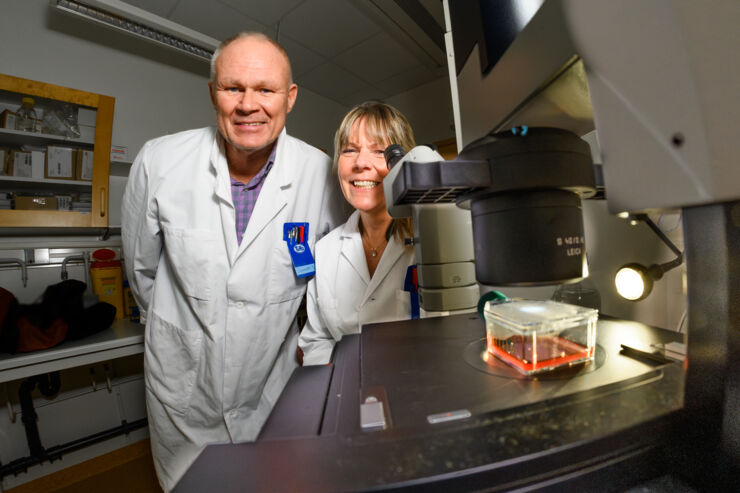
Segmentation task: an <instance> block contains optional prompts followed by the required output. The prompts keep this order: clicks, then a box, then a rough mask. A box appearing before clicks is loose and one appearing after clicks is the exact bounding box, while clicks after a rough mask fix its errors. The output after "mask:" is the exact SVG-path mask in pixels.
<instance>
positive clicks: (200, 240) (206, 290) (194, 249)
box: [164, 227, 214, 300]
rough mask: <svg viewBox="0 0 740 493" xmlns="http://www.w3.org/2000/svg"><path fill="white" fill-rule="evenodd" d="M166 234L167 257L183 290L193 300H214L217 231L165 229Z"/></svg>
mask: <svg viewBox="0 0 740 493" xmlns="http://www.w3.org/2000/svg"><path fill="white" fill-rule="evenodd" d="M164 235H165V249H166V251H167V256H168V259H169V261H170V262H171V264H172V267H173V268H172V271H173V273H174V276H175V278H176V279H177V282H178V284H179V285H180V287H181V289H182V291H183V292H184V293H185V294H186V295H188V296H190V297H192V298H197V299H200V300H210V299H211V283H212V281H213V279H212V276H211V268H210V266H211V262H213V258H212V257H213V255H214V248H213V244H214V235H213V232H212V231H209V230H203V229H176V228H167V227H165V228H164Z"/></svg>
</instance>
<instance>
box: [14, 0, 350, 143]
mask: <svg viewBox="0 0 740 493" xmlns="http://www.w3.org/2000/svg"><path fill="white" fill-rule="evenodd" d="M0 46H2V50H0V72H2V73H6V74H9V75H14V76H17V77H23V78H26V79H33V80H38V81H42V82H49V83H52V84H56V85H61V86H66V87H72V88H75V89H81V90H84V91H90V92H94V93H99V94H105V95H108V96H113V97H114V98H116V107H115V116H114V123H113V144H114V145H124V146H128V148H129V150H130V152H131V155H132V157H133V155H135V153H136V152H137V151H138V149H140V148H141V146H142V145H143V143H144V142H145V141H146V140H148V139H150V138H152V137H156V136H159V135H164V134H168V133H173V132H177V131H179V130H185V129H188V128H196V127H201V126H205V125H212V124H214V123H215V115H214V111H213V108H212V106H211V102H210V99H209V97H208V85H207V83H208V63H207V62H204V61H200V60H197V59H194V58H191V57H189V56H187V55H183V54H180V53H178V52H176V51H174V50H170V49H167V48H164V47H159V46H158V45H156V44H154V43H150V42H147V41H144V40H140V39H138V38H135V37H133V36H129V35H126V34H123V33H119V32H115V31H112V30H110V29H106V28H104V27H102V26H98V25H96V24H93V23H90V22H86V21H84V20H82V19H79V18H77V17H73V16H71V15H67V14H64V13H62V12H59V11H57V10H55V9H53V8H51V7H49V2H48V1H47V0H9V1H7V0H6V1H4V2H3V5H2V15H0ZM344 111H345V108H344V107H343V106H341V105H339V104H338V103H335V102H333V101H330V100H328V99H326V98H324V97H322V96H319V95H317V94H315V93H312V92H310V91H308V90H307V89H302V88H301V89H300V90H299V96H298V101H297V103H296V106H295V108H294V110H293V112H292V113H291V114H290V116H289V117H288V123H287V128H288V131H289V132H290V133H291V134H293V135H295V136H296V137H299V138H302V139H304V140H306V141H307V142H309V143H311V144H312V145H315V146H317V147H323V148H325V149H329V146H330V143H331V138H332V134H333V131H334V127H335V126H336V125H337V123H338V121H339V120H340V119H341V117H342V116H343V115H344Z"/></svg>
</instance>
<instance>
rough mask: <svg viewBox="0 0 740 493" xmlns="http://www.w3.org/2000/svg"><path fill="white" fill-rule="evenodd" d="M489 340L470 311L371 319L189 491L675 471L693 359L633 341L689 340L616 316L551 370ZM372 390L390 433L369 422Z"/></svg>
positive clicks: (214, 455) (590, 484)
mask: <svg viewBox="0 0 740 493" xmlns="http://www.w3.org/2000/svg"><path fill="white" fill-rule="evenodd" d="M484 335H485V329H484V327H483V322H482V321H481V320H480V319H478V317H477V316H471V315H469V314H468V315H456V316H451V317H443V318H436V319H426V320H417V321H408V322H397V323H387V324H377V325H370V326H366V327H364V328H363V333H362V334H359V335H355V336H349V337H345V338H344V339H343V340H342V341H341V342H340V343H339V344H338V346H337V350H336V356H335V359H334V364H333V365H327V366H320V367H305V368H299V369H298V370H296V372H295V373H294V374H293V376H292V378H291V380H290V382H289V383H288V385H287V386H286V389H285V391H284V392H283V395H282V396H281V398H280V400H279V401H278V403H277V405H276V407H275V409H274V411H273V413H272V415H271V416H270V418H269V420H268V422H267V423H266V425H265V427H264V428H263V431H262V433H261V435H260V438H259V439H258V441H257V442H254V443H246V444H234V445H211V446H208V447H207V448H206V449H205V450H204V451H203V452H202V453H201V455H200V457H199V458H198V459H197V460H196V462H195V463H194V464H193V466H192V467H191V468H190V469H189V470H188V472H187V473H186V474H185V476H184V477H183V478H182V480H181V481H180V483H178V485H177V487H176V489H175V491H176V492H177V493H185V492H195V491H204V490H206V489H208V490H212V491H223V492H230V491H234V492H235V491H271V492H279V491H367V490H395V489H404V490H407V489H411V490H414V489H417V490H423V491H445V492H447V491H470V490H480V489H486V490H488V489H495V490H498V489H512V488H530V487H531V488H535V489H537V488H548V487H550V488H553V487H554V488H558V487H564V486H567V488H569V489H572V488H577V489H579V490H583V489H587V490H589V489H590V490H593V489H596V490H607V491H608V490H618V489H620V488H627V487H629V486H631V485H634V484H637V483H639V482H640V481H643V480H645V479H649V478H653V477H656V476H657V475H659V474H660V473H661V472H662V471H664V470H665V469H666V464H665V461H666V460H670V454H668V455H666V454H665V453H664V450H669V449H670V446H669V445H670V441H671V440H672V438H671V437H673V436H674V434H675V433H674V431H675V429H676V427H677V426H679V425H680V424H681V421H682V419H683V418H682V416H681V413H679V412H678V411H679V410H681V408H682V406H683V397H684V380H685V368H684V363H683V361H680V360H671V359H666V360H663V361H655V360H654V359H651V358H642V357H639V354H638V355H635V354H628V353H625V352H623V351H622V345H623V344H624V345H628V346H631V347H635V348H639V349H644V350H646V351H647V352H652V350H653V349H654V348H655V347H657V346H659V345H661V344H665V343H669V342H674V341H682V340H683V335H682V334H678V333H675V332H669V331H665V330H662V329H657V328H653V327H649V326H646V325H643V324H639V323H636V322H629V321H623V320H615V319H609V318H606V317H602V319H601V320H599V323H598V329H597V350H596V355H595V359H594V361H593V362H591V363H588V364H585V365H576V366H574V367H572V368H566V369H563V370H561V371H557V372H553V373H552V374H542V375H539V376H537V377H529V376H524V375H522V374H520V373H518V372H517V371H516V370H514V369H512V368H510V367H508V366H507V365H505V364H503V363H501V362H499V361H498V360H491V359H484V355H485V353H486V351H485V338H484ZM651 345H653V346H651ZM369 395H372V396H375V397H377V398H378V400H380V401H381V402H382V403H383V405H384V417H385V421H386V423H385V428H384V429H376V430H363V427H362V426H361V417H360V415H361V410H360V409H361V407H362V403H363V402H366V400H365V399H366V398H367V397H368V396H369Z"/></svg>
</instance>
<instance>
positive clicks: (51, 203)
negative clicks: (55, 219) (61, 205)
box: [15, 195, 58, 211]
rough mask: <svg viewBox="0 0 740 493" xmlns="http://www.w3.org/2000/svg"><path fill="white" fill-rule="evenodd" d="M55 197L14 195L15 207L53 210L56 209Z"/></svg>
mask: <svg viewBox="0 0 740 493" xmlns="http://www.w3.org/2000/svg"><path fill="white" fill-rule="evenodd" d="M57 206H58V203H57V198H56V197H45V196H38V195H37V196H26V195H16V196H15V208H16V209H23V210H32V211H55V210H57Z"/></svg>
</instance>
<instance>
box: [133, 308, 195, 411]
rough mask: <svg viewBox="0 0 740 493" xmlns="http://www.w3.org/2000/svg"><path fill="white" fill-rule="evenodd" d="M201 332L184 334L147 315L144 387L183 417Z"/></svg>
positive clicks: (190, 393) (191, 385)
mask: <svg viewBox="0 0 740 493" xmlns="http://www.w3.org/2000/svg"><path fill="white" fill-rule="evenodd" d="M202 340H203V332H202V331H201V330H199V329H196V330H184V329H182V328H181V327H177V326H176V325H174V324H172V323H169V322H167V321H166V320H164V319H162V318H160V317H159V316H158V315H157V314H156V313H151V314H150V321H149V325H148V327H147V330H146V346H147V351H146V353H145V357H144V368H145V375H146V385H147V387H148V388H149V390H150V391H151V392H152V393H153V394H154V395H156V396H157V398H158V399H159V400H160V401H161V402H162V404H164V405H165V406H167V407H169V408H171V409H173V410H174V411H176V412H178V413H180V414H185V413H186V412H187V410H188V408H189V406H190V398H191V395H192V393H193V387H194V385H195V380H196V378H197V376H198V364H199V362H200V358H201V351H202V344H201V343H202Z"/></svg>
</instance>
